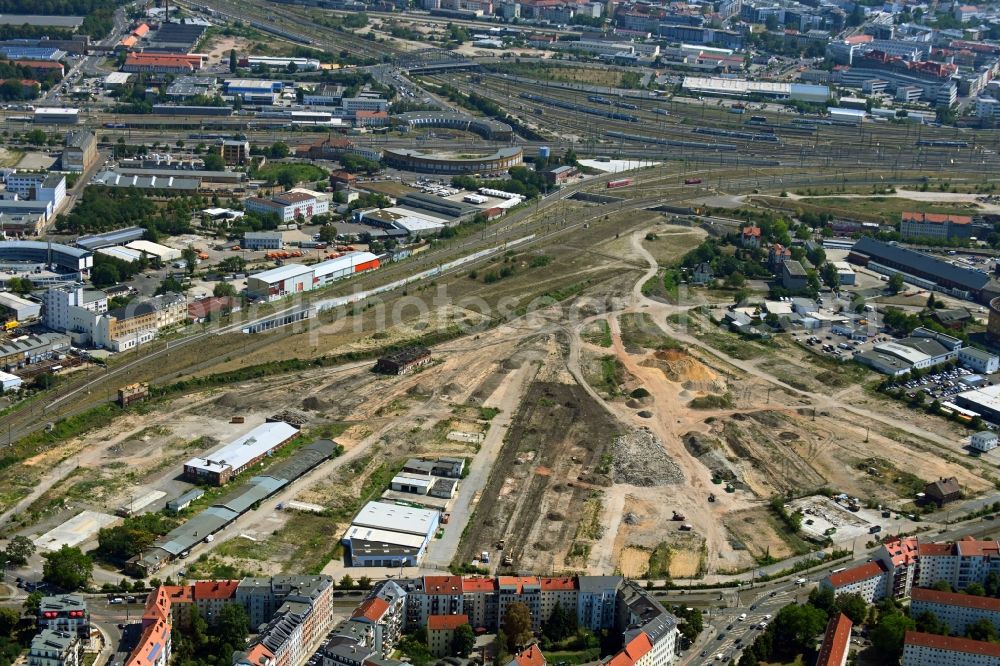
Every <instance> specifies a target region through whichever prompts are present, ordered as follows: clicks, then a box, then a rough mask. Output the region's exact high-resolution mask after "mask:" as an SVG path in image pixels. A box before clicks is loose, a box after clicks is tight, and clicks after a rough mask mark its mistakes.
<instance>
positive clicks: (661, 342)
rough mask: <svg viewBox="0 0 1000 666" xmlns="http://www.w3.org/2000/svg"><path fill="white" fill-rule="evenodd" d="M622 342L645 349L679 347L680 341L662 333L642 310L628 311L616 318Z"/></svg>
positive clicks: (628, 345) (627, 345)
mask: <svg viewBox="0 0 1000 666" xmlns="http://www.w3.org/2000/svg"><path fill="white" fill-rule="evenodd" d="M618 325H619V327H620V328H621V334H622V344H623V345H625V346H626V347H646V348H647V349H680V348H681V343H680V342H678V341H677V340H675V339H673V338H671V337H670V336H669V335H667V334H666V333H663V332H662V331H661V330H660V328H659V327H658V326H657V325H656V324H655V323H654V322H653V320H652V318H651V317H650V316H649V315H648V314H646V313H644V312H639V313H635V312H630V313H626V314H623V315H622V316H620V317H619V318H618Z"/></svg>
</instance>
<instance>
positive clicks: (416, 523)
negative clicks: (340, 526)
mask: <svg viewBox="0 0 1000 666" xmlns="http://www.w3.org/2000/svg"><path fill="white" fill-rule="evenodd" d="M437 514H438V512H437V511H431V510H429V509H417V508H414V507H412V506H400V505H398V504H386V503H385V502H368V503H367V504H365V505H364V507H362V509H361V511H359V512H358V515H357V516H355V517H354V520H353V521H352V523H351V527H352V528H353V527H370V528H373V529H376V530H388V531H390V532H402V533H403V534H414V535H417V536H420V537H424V536H426V535H427V533H428V532H430V530H431V527H433V526H434V523H435V520H436V518H437Z"/></svg>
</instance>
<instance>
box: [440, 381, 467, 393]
mask: <svg viewBox="0 0 1000 666" xmlns="http://www.w3.org/2000/svg"><path fill="white" fill-rule="evenodd" d="M464 390H465V389H464V388H463V387H462V386H459V385H458V384H456V383H455V382H451V383H450V384H446V385H445V387H444V392H445V393H446V394H447V395H458V394H460V393H461V392H462V391H464Z"/></svg>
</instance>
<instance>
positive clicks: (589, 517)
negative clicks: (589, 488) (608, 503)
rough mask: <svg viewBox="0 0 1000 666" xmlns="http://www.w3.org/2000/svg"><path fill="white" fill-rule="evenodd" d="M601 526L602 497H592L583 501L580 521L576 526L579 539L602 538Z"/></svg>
mask: <svg viewBox="0 0 1000 666" xmlns="http://www.w3.org/2000/svg"><path fill="white" fill-rule="evenodd" d="M602 532H603V529H602V528H601V498H600V497H591V498H590V499H588V500H587V501H586V502H584V503H583V507H582V509H581V511H580V522H579V523H578V524H577V526H576V538H577V539H594V540H597V539H600V538H601V533H602Z"/></svg>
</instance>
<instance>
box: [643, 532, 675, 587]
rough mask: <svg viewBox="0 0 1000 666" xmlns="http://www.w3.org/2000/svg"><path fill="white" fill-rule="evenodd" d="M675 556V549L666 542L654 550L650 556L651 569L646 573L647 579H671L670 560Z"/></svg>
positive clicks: (657, 545)
mask: <svg viewBox="0 0 1000 666" xmlns="http://www.w3.org/2000/svg"><path fill="white" fill-rule="evenodd" d="M673 554H674V549H673V548H671V547H670V544H668V543H667V542H665V541H661V542H660V543H658V544H656V547H655V548H653V552H652V553H651V554H650V555H649V569H647V571H646V578H670V559H671V557H672V556H673Z"/></svg>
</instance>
